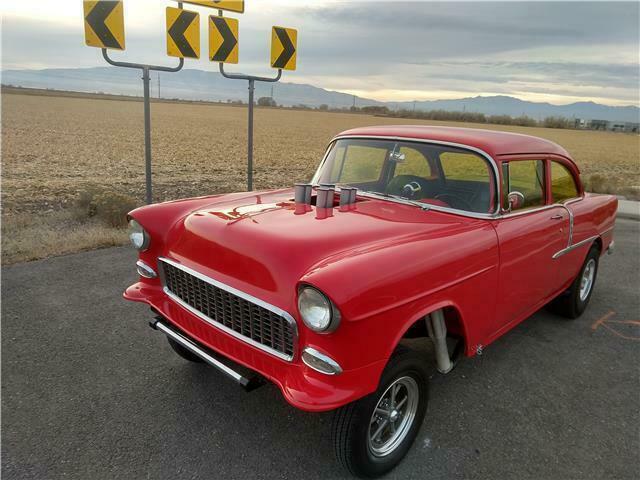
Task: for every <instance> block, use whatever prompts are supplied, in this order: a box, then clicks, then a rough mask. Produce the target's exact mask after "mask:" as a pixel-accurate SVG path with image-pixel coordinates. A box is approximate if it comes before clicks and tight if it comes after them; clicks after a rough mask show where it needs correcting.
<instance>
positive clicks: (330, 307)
mask: <svg viewBox="0 0 640 480" xmlns="http://www.w3.org/2000/svg"><path fill="white" fill-rule="evenodd" d="M305 302H306V303H307V304H308V303H311V304H312V305H313V304H315V305H317V306H321V307H324V309H325V311H326V314H327V316H328V320H327V321H326V322H323V323H322V325H319V324H318V322H317V321H314V320H313V319H312V318H310V313H309V311H308V307H309V306H308V305H305V304H304V303H305ZM297 303H298V312H299V313H300V318H301V319H302V321H303V322H304V324H305V325H306V326H307V328H309V329H310V330H312V331H314V332H315V333H331V332H334V331H335V330H336V329H337V328H338V326H339V325H340V311H339V310H338V309H337V307H336V306H335V305H334V303H333V302H332V301H331V299H330V298H329V297H327V296H326V295H325V294H324V293H322V292H321V291H320V290H318V289H317V288H315V287H312V286H310V285H302V286H301V287H300V288H299V289H298V302H297Z"/></svg>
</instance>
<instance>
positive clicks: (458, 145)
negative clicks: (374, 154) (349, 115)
mask: <svg viewBox="0 0 640 480" xmlns="http://www.w3.org/2000/svg"><path fill="white" fill-rule="evenodd" d="M346 138H351V139H361V140H369V139H373V140H389V141H392V142H406V143H426V144H431V145H443V146H447V147H454V148H460V149H462V150H469V151H471V152H474V153H477V154H479V155H480V156H482V157H483V158H484V159H485V160H487V162H488V163H489V165H490V166H491V169H492V170H493V182H494V192H495V194H496V198H497V199H498V201H497V202H496V208H495V211H494V212H492V213H477V212H467V211H466V210H458V209H457V208H448V207H441V206H439V205H431V204H429V203H425V204H424V206H425V208H426V209H428V210H436V211H439V212H444V213H452V214H454V215H462V216H464V217H469V218H480V219H485V220H490V219H494V218H499V217H500V187H499V185H498V183H499V182H498V179H499V178H500V174H499V172H498V165H497V163H496V161H495V160H494V159H493V157H491V155H489V154H488V153H487V152H485V151H484V150H481V149H479V148H476V147H472V146H470V145H465V144H462V143H455V142H445V141H442V140H429V139H426V138H411V137H397V136H386V135H338V136H337V137H334V138H333V139H331V141H330V142H329V145H331V144H332V143H333V142H335V141H337V140H343V139H346ZM330 151H331V149H329V148H327V151H326V152H325V154H324V157H323V158H322V161H321V162H320V165H319V166H318V168H317V169H316V173H314V175H313V178H312V180H311V183H312V184H313V185H317V184H318V174H319V172H320V170H321V169H322V167H323V165H324V163H325V162H326V160H327V157H328V156H329V152H330ZM358 195H362V196H365V197H366V196H367V194H366V192H363V191H361V190H358ZM372 196H373V195H372ZM375 198H376V199H378V200H388V201H390V202H395V203H402V204H408V205H411V203H405V202H403V201H402V200H400V199H396V198H386V197H384V198H383V197H380V196H375ZM415 203H421V202H414V204H415Z"/></svg>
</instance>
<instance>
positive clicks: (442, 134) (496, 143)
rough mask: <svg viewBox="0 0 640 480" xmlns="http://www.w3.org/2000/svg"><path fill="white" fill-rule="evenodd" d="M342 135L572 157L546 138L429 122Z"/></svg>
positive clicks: (493, 153)
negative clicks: (431, 123) (424, 141)
mask: <svg viewBox="0 0 640 480" xmlns="http://www.w3.org/2000/svg"><path fill="white" fill-rule="evenodd" d="M343 135H352V136H363V137H369V136H374V137H375V136H378V137H399V138H407V139H420V140H434V141H437V142H448V143H457V144H460V145H466V146H469V147H473V148H476V149H480V150H482V151H484V152H485V153H487V154H489V155H490V156H491V157H494V158H496V157H499V156H500V155H513V154H528V153H532V154H538V153H539V154H556V155H560V156H563V157H566V158H567V159H570V160H571V156H570V155H569V153H568V152H567V151H566V150H565V149H564V148H562V147H561V146H560V145H558V144H556V143H553V142H550V141H549V140H545V139H543V138H538V137H532V136H531V135H523V134H520V133H510V132H501V131H498V130H484V129H480V128H460V127H437V126H429V125H384V126H377V127H361V128H353V129H351V130H346V131H344V132H342V133H341V134H339V135H337V136H338V137H340V136H343Z"/></svg>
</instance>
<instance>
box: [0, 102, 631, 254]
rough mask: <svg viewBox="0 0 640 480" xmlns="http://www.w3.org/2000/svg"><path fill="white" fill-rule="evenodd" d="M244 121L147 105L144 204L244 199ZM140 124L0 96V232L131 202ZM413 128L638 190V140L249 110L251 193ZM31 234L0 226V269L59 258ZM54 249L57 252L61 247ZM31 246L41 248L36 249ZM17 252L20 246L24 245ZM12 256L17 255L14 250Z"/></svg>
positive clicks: (138, 195)
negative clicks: (451, 131)
mask: <svg viewBox="0 0 640 480" xmlns="http://www.w3.org/2000/svg"><path fill="white" fill-rule="evenodd" d="M246 121H247V120H246V109H244V108H238V107H231V106H215V105H197V104H167V103H155V104H153V105H152V142H153V169H154V186H155V191H154V193H155V195H154V197H155V200H156V201H161V200H169V199H175V198H181V197H187V196H193V195H202V194H210V193H218V192H230V191H239V190H244V189H245V188H246V186H245V175H246ZM142 122H143V118H142V104H141V103H139V102H131V101H119V100H100V99H88V98H71V97H52V96H38V95H21V94H9V93H5V94H3V95H2V164H3V172H2V202H3V217H4V220H5V223H9V224H10V223H11V222H13V221H14V220H13V219H14V217H16V216H18V215H22V214H24V213H31V214H34V213H35V214H38V216H39V215H40V214H41V212H47V211H49V210H55V211H57V210H59V209H61V208H64V207H68V206H70V205H71V204H72V203H73V200H74V198H75V197H76V196H77V195H78V193H79V191H81V190H85V189H87V188H88V187H89V186H90V185H93V184H101V185H104V186H105V187H106V188H107V189H108V190H110V191H113V192H116V193H120V194H126V195H129V196H131V197H133V198H134V199H135V200H136V201H138V202H142V200H143V198H144V155H143V123H142ZM419 123H423V124H426V123H428V124H433V125H456V126H467V127H482V128H491V129H499V130H507V131H514V132H521V133H527V134H531V135H536V136H540V137H544V138H548V139H550V140H553V141H555V142H557V143H559V144H561V145H563V146H564V147H565V148H566V149H567V150H569V152H571V153H572V155H573V156H574V157H575V158H576V160H577V162H578V164H579V165H580V168H581V169H582V171H583V174H584V176H585V177H590V176H591V175H594V174H597V175H599V176H598V177H596V180H597V182H595V183H597V185H595V186H596V187H597V188H599V189H601V190H605V191H618V192H623V193H628V192H631V191H632V189H633V188H634V187H635V188H638V186H639V185H640V166H639V161H640V160H639V159H640V137H638V136H637V135H626V134H619V133H609V132H586V131H575V130H553V129H546V128H527V127H511V126H501V125H484V124H483V125H475V124H460V123H457V124H455V123H447V122H434V121H429V122H426V121H418V120H410V119H392V118H379V117H373V116H369V115H351V114H339V113H329V112H308V111H291V110H278V109H257V110H256V117H255V127H256V128H255V150H254V158H255V166H256V168H255V188H257V189H266V188H273V187H280V186H286V185H291V184H293V182H295V181H299V180H306V179H309V178H310V177H311V175H312V173H313V171H314V170H315V168H316V166H317V164H318V161H319V159H320V158H321V156H322V154H323V152H324V149H325V147H326V144H327V142H328V141H329V140H330V139H331V137H332V136H334V135H335V134H336V133H338V132H340V131H342V130H346V129H348V128H352V127H356V126H363V125H375V124H419ZM602 179H605V180H604V181H603V180H602ZM47 215H49V213H48V214H47ZM47 215H45V216H44V218H46V217H47ZM39 223H42V224H43V227H42V228H48V227H45V225H46V221H45V220H43V221H42V222H40V221H39V220H38V221H36V222H35V224H34V226H33V227H26V226H25V227H19V226H18V227H15V228H17V230H15V229H12V230H11V231H7V230H6V229H5V228H4V227H3V232H4V233H5V235H4V236H6V235H10V236H20V237H22V238H24V235H23V233H24V232H23V231H22V230H24V231H29V232H31V233H30V234H31V235H32V236H33V239H32V240H31V243H32V245H33V248H34V250H33V251H32V253H29V254H26V253H23V254H22V256H20V255H18V256H16V253H15V252H16V251H17V250H12V249H13V248H17V247H15V246H16V245H18V244H19V243H20V242H18V241H14V240H13V239H12V238H9V239H6V238H4V239H3V260H4V261H5V262H7V261H11V260H10V259H11V258H20V259H26V258H36V257H38V256H46V255H49V254H53V253H61V250H62V248H61V247H56V245H55V244H56V240H51V241H49V240H46V239H45V238H44V237H45V235H43V234H42V232H40V233H38V231H39V229H38V224H39ZM29 228H33V230H29ZM116 236H117V235H116ZM113 238H115V237H113ZM118 238H119V237H118ZM40 239H42V240H40ZM57 241H59V242H62V243H69V242H66V241H65V240H64V239H62V238H58V239H57ZM109 241H111V240H109ZM43 242H45V243H48V246H46V247H45V246H43V245H42V246H40V247H37V245H38V244H40V243H43ZM90 243H91V242H90V241H89V239H88V238H87V237H84V240H82V241H78V244H79V245H78V248H89V247H90V246H91V244H90ZM80 244H81V245H84V246H80ZM99 244H105V243H104V242H102V243H99ZM22 245H26V243H25V240H23V241H22ZM96 245H98V243H96ZM20 248H21V250H20V251H22V252H26V250H25V249H26V248H27V247H26V246H23V247H20ZM64 251H73V247H69V248H67V247H65V249H64ZM38 252H40V253H38ZM14 261H15V260H14Z"/></svg>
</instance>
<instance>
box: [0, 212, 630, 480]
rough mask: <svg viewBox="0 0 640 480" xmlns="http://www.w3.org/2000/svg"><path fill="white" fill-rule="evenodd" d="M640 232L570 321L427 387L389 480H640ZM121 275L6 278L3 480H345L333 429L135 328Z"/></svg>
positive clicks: (531, 329)
mask: <svg viewBox="0 0 640 480" xmlns="http://www.w3.org/2000/svg"><path fill="white" fill-rule="evenodd" d="M639 227H640V222H633V221H625V220H620V221H619V222H618V224H617V227H616V245H617V251H616V254H615V255H613V256H606V257H604V258H603V260H602V262H601V269H600V275H599V278H598V283H597V285H596V290H595V292H594V295H593V298H592V301H591V305H590V306H589V308H588V310H587V312H586V313H585V314H584V315H583V316H582V317H581V318H580V319H578V320H576V321H566V320H563V319H561V318H558V317H555V316H553V315H551V314H549V313H547V312H545V311H541V312H539V313H538V314H536V315H534V316H533V317H531V318H530V319H528V320H526V321H525V322H523V323H522V324H521V325H520V326H518V327H517V328H516V329H514V330H513V331H511V332H510V333H508V334H507V335H505V336H504V337H502V338H501V339H499V340H498V341H497V342H495V343H494V344H492V345H491V346H489V347H487V348H486V350H485V352H484V354H483V355H482V356H481V357H476V358H473V359H466V360H465V361H463V362H462V363H461V364H460V365H459V366H458V367H457V368H456V369H455V370H454V371H453V372H452V373H451V374H449V375H447V376H441V375H438V374H435V375H434V376H433V378H432V383H431V400H430V404H429V409H428V413H427V418H426V420H425V423H424V425H423V426H422V429H421V431H420V435H419V437H418V439H417V441H416V443H415V445H414V447H413V449H412V450H411V452H410V453H409V455H408V456H407V458H406V459H405V461H404V462H403V463H402V464H401V465H400V467H399V468H397V469H396V470H395V471H394V472H393V473H392V474H391V475H389V476H388V478H403V479H404V478H420V479H429V478H448V479H449V478H454V479H455V478H465V479H481V478H482V479H484V478H486V479H497V478H518V479H536V480H538V479H568V478H571V479H574V478H575V479H586V478H594V479H605V478H611V479H613V478H615V479H623V478H629V479H631V478H640V453H639V452H640V435H639V433H640V431H639V428H640V427H639V426H640V415H639V409H640V407H639V404H640V403H639V398H640V369H639V365H640V362H639V360H640V355H639V353H640V325H639V323H638V322H640V295H639V291H640V290H639V285H640V268H639V267H640V257H639V255H640V248H639V247H640V230H639ZM134 258H135V255H134V253H133V251H131V250H130V249H127V248H115V249H108V250H101V251H95V252H87V253H80V254H76V255H70V256H65V257H59V258H52V259H48V260H43V261H37V262H32V263H27V264H21V265H15V266H11V267H6V268H3V270H2V466H3V469H2V476H3V478H4V479H18V478H20V479H29V478H33V479H38V480H43V479H53V478H73V479H88V478H91V479H102V478H127V479H138V478H152V479H160V478H163V479H164V478H167V479H184V478H203V479H204V478H207V479H212V478H237V479H246V478H291V479H298V478H344V477H345V475H344V474H343V472H342V471H341V470H340V468H339V467H338V466H337V465H336V463H335V461H334V459H333V452H332V448H331V444H330V440H329V425H330V419H331V416H330V414H306V413H303V412H300V411H297V410H295V409H293V408H291V407H289V406H288V405H287V404H286V403H285V401H284V400H283V399H282V398H281V396H280V394H279V391H278V390H277V389H276V388H275V387H273V386H271V385H268V386H265V387H262V388H260V389H258V390H257V391H254V392H252V393H249V394H247V393H245V392H244V391H242V390H241V389H239V388H238V387H237V386H236V385H234V384H232V383H231V382H230V381H228V380H227V379H225V378H224V377H223V376H222V375H221V374H219V373H218V372H216V371H214V370H213V369H211V368H207V367H205V366H200V365H193V364H189V363H186V362H184V361H183V360H181V359H180V358H179V357H178V356H176V355H175V354H173V353H172V351H171V350H170V349H169V346H168V345H167V343H166V341H165V340H164V339H163V338H162V336H161V335H160V334H158V333H156V332H154V331H152V330H151V329H149V328H148V327H147V320H148V319H149V312H148V310H147V309H146V308H145V307H144V306H141V305H135V304H131V303H128V302H124V301H123V300H122V299H121V293H122V290H123V289H124V288H125V287H126V286H127V284H129V283H130V282H132V281H134V279H135V273H134V266H133V264H134ZM612 311H613V312H615V313H614V314H612V315H611V314H610V312H612ZM607 314H610V315H609V317H608V319H607V320H606V321H604V322H602V320H601V319H602V318H603V317H604V316H605V315H607ZM598 320H600V323H598ZM619 321H623V322H636V323H614V322H619Z"/></svg>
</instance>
